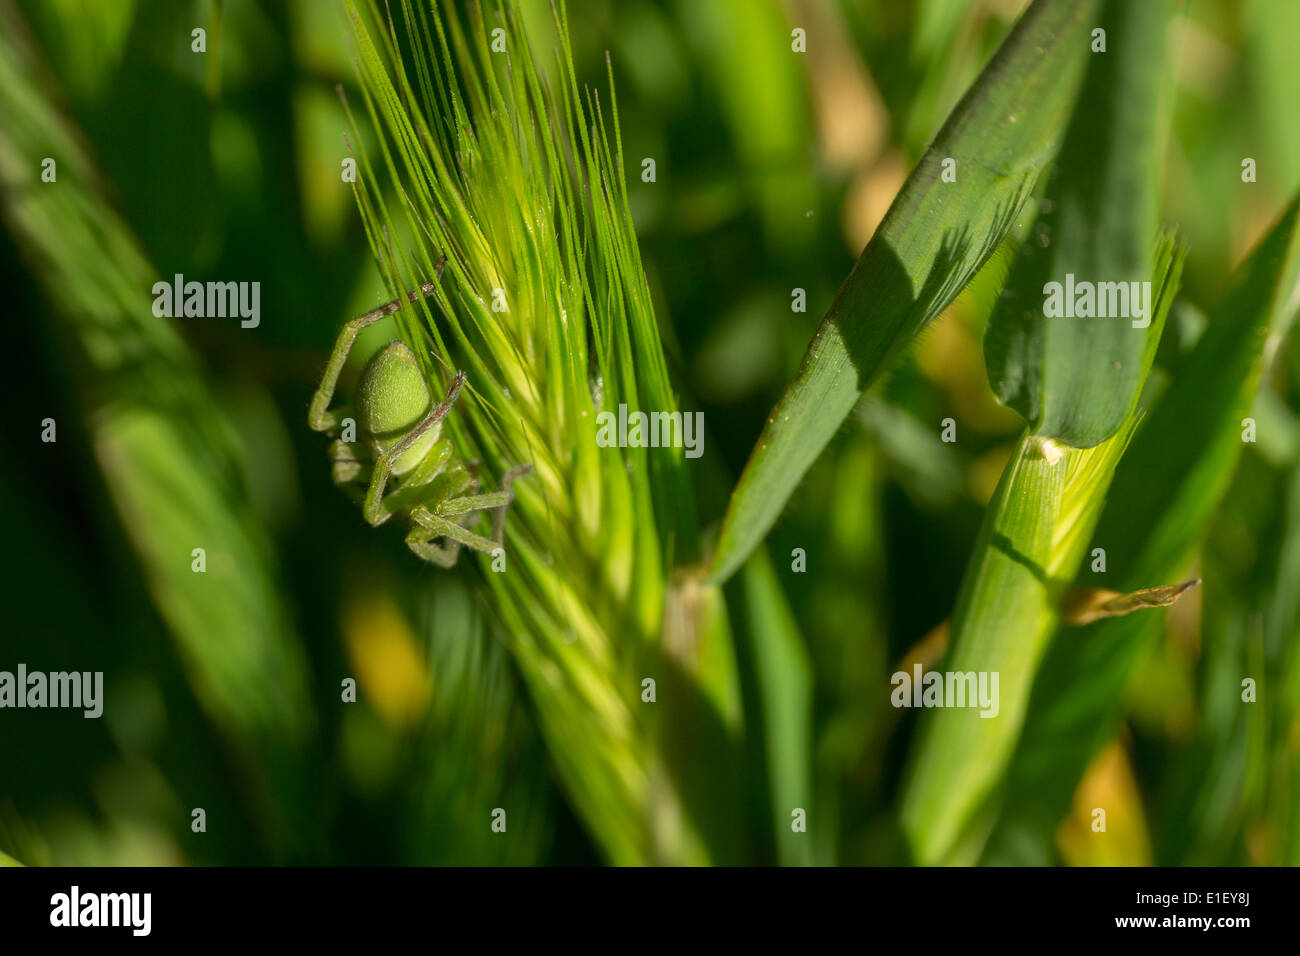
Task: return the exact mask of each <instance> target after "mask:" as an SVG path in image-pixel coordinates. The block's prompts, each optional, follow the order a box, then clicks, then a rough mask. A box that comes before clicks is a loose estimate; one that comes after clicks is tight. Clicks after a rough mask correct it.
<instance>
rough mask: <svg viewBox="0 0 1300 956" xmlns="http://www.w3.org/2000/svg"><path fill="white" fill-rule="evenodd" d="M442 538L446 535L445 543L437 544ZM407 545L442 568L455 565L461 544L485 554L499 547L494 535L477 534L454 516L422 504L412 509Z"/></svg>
mask: <svg viewBox="0 0 1300 956" xmlns="http://www.w3.org/2000/svg"><path fill="white" fill-rule="evenodd" d="M466 513H468V512H466ZM439 538H446V542H445V543H444V544H442V545H438V544H435V543H434V542H435V541H437V540H438V539H439ZM406 546H407V547H409V548H410V549H411V550H412V551H414V552H415V553H416V554H418V555H419V556H420V557H422V558H424V559H425V560H426V561H432V562H433V563H434V564H436V565H438V566H439V567H442V568H450V567H452V566H453V565H455V563H456V559H457V557H458V556H459V555H460V549H461V547H462V546H464V547H467V548H473V549H474V550H475V551H482V552H483V553H484V554H491V553H492V552H494V551H495V550H496V549H497V548H498V547H499V546H498V545H497V543H496V542H495V541H493V540H492V539H491V538H485V537H483V536H482V535H481V534H475V533H474V532H473V531H470V530H469V529H468V528H466V527H464V526H463V525H461V524H458V523H457V522H456V521H453V520H452V519H451V518H445V517H443V516H442V515H439V514H434V513H433V512H432V511H430V510H429V509H428V508H426V507H423V506H421V507H419V508H416V509H415V510H414V511H412V512H411V530H410V531H409V532H407V535H406Z"/></svg>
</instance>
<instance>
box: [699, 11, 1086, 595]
mask: <svg viewBox="0 0 1300 956" xmlns="http://www.w3.org/2000/svg"><path fill="white" fill-rule="evenodd" d="M1097 6H1098V4H1097V3H1096V2H1093V0H1084V2H1074V0H1038V2H1036V3H1035V4H1034V5H1033V6H1032V7H1030V8H1029V10H1028V11H1027V12H1026V13H1025V15H1024V16H1023V17H1022V18H1021V19H1020V22H1019V23H1017V25H1016V27H1015V28H1014V30H1013V31H1012V33H1011V35H1010V36H1009V37H1008V38H1007V40H1006V41H1005V42H1004V43H1003V44H1002V46H1001V48H1000V49H999V50H998V52H997V53H996V54H995V55H994V57H993V60H992V61H991V62H990V63H989V65H988V66H987V67H986V68H985V69H984V71H983V73H981V74H980V77H979V79H978V80H977V81H976V83H975V85H974V86H973V87H972V88H971V89H970V90H969V91H968V92H967V94H966V95H965V97H963V99H962V101H961V102H960V103H959V104H958V105H957V108H956V109H955V110H954V111H953V113H952V115H951V116H950V117H949V118H948V121H947V122H946V123H945V124H944V127H943V129H942V130H940V132H939V134H938V136H937V137H936V138H935V141H934V143H933V144H932V145H931V147H930V148H929V149H928V150H927V151H926V153H925V154H924V155H923V156H922V157H921V161H920V162H919V163H918V164H917V167H916V169H914V170H913V171H912V174H911V175H910V176H909V177H908V179H907V182H906V183H904V185H903V188H902V190H901V191H900V192H899V194H898V198H897V199H895V201H894V204H893V205H892V206H891V207H890V210H889V213H888V214H887V215H886V216H885V219H884V221H883V222H882V223H881V225H880V228H879V229H878V230H877V231H876V233H875V235H874V236H873V237H872V239H871V242H869V243H868V244H867V247H866V248H865V249H864V250H863V252H862V255H861V257H860V258H859V259H858V262H857V264H856V265H855V266H854V268H853V271H852V272H851V273H850V274H849V277H848V278H847V279H846V280H845V282H844V285H843V286H842V287H841V288H840V291H839V294H838V295H837V296H836V298H835V301H834V303H832V305H831V308H830V311H829V312H827V314H826V317H825V318H824V319H823V320H822V324H821V327H820V328H819V329H818V331H817V334H816V335H815V336H814V337H813V340H812V343H811V344H810V345H809V347H808V352H807V354H806V355H805V356H804V360H803V364H802V366H801V367H800V369H799V372H798V373H797V374H796V375H795V378H794V380H793V381H792V382H791V383H790V385H789V386H788V387H787V389H786V392H785V395H784V396H782V398H781V400H780V402H778V403H777V406H776V408H775V409H774V410H773V412H772V414H771V416H770V417H769V418H768V421H767V425H766V426H765V427H764V429H763V434H762V435H761V436H760V438H759V440H758V444H757V445H756V446H755V448H754V451H753V452H752V453H751V456H750V460H749V463H748V464H747V465H746V467H745V472H744V474H743V475H742V476H741V479H740V483H739V484H738V485H737V487H736V490H735V492H734V493H733V495H732V499H731V503H730V506H729V507H728V509H727V515H726V517H725V519H724V522H723V527H722V533H721V537H720V539H719V541H718V545H717V550H716V552H715V553H714V555H713V558H712V562H711V566H710V572H711V574H712V576H713V577H714V579H715V580H725V579H726V578H728V577H729V576H730V575H731V574H733V573H734V572H735V571H736V570H737V569H739V567H740V566H741V565H742V564H743V563H744V562H745V559H746V558H747V557H748V556H749V554H750V552H751V551H752V550H753V549H754V547H755V546H756V545H757V544H758V542H759V541H761V540H762V539H763V537H764V535H766V534H767V532H768V530H769V529H770V528H771V527H772V525H773V523H774V522H775V521H776V519H777V517H778V516H779V515H780V513H781V510H782V509H783V508H784V506H785V503H786V501H787V500H788V499H789V497H790V495H791V494H792V493H793V492H794V489H795V487H796V486H797V485H798V484H799V481H800V480H801V479H802V478H803V475H804V473H805V472H806V471H807V470H808V467H809V466H810V465H811V464H812V462H813V461H814V460H815V459H816V458H817V456H818V455H819V454H820V453H821V450H822V449H823V448H824V447H825V446H826V443H827V442H828V441H830V439H831V437H832V436H833V435H834V434H835V432H836V430H837V429H838V428H839V427H840V423H841V422H843V420H844V418H845V417H846V416H847V415H848V414H849V412H850V411H851V410H852V408H853V406H854V404H855V403H856V402H857V400H858V397H859V396H860V395H861V394H862V392H863V391H864V390H865V389H866V388H868V387H869V386H870V385H871V383H872V382H873V381H874V380H875V379H876V378H877V376H878V375H879V374H880V373H881V371H883V370H884V369H885V368H886V367H887V366H888V365H889V363H890V362H891V361H892V360H893V359H894V358H895V357H896V356H897V355H898V354H899V352H900V351H901V350H902V349H903V348H904V347H905V346H906V345H907V343H908V342H909V341H911V339H912V337H913V336H915V335H916V333H917V332H919V331H920V330H921V329H922V328H923V327H924V326H925V324H926V323H927V322H929V321H930V320H931V319H933V318H935V316H937V315H938V314H939V313H940V312H941V311H942V310H943V308H944V307H945V306H946V305H947V304H948V303H949V302H951V301H952V299H953V298H954V297H955V296H956V295H957V294H958V293H959V292H960V291H961V290H962V288H964V287H965V285H966V283H967V282H969V281H970V279H971V278H972V277H973V276H974V275H975V273H976V272H978V271H979V269H980V267H981V266H982V265H983V264H984V262H985V261H986V260H987V259H988V257H989V256H990V255H991V254H992V252H993V251H994V249H996V248H997V245H998V243H999V242H1000V241H1001V240H1002V238H1003V236H1004V235H1005V234H1006V232H1007V231H1008V230H1009V229H1010V228H1011V226H1012V224H1013V223H1014V222H1015V218H1016V215H1017V214H1018V212H1019V211H1020V208H1021V206H1022V205H1023V203H1024V201H1025V199H1026V197H1027V196H1028V195H1029V192H1030V190H1032V188H1033V186H1034V183H1035V182H1036V181H1037V179H1038V176H1039V174H1040V173H1041V172H1042V170H1043V168H1044V167H1045V165H1046V164H1047V163H1048V162H1049V161H1050V159H1051V157H1052V155H1053V154H1054V153H1055V149H1056V145H1057V143H1058V142H1059V140H1060V136H1061V134H1062V133H1063V131H1064V126H1065V121H1066V117H1067V116H1068V115H1069V111H1070V105H1071V103H1072V102H1073V99H1074V95H1075V92H1076V90H1077V84H1078V80H1079V78H1080V77H1081V75H1082V71H1083V64H1084V60H1085V58H1086V56H1087V55H1088V31H1089V29H1090V27H1091V26H1092V23H1093V16H1094V15H1095V12H1096V10H1097ZM947 159H952V160H954V161H955V162H956V175H957V181H956V182H955V183H951V182H943V181H942V180H941V178H940V177H941V174H942V172H943V166H944V162H945V160H947Z"/></svg>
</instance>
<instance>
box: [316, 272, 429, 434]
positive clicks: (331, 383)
mask: <svg viewBox="0 0 1300 956" xmlns="http://www.w3.org/2000/svg"><path fill="white" fill-rule="evenodd" d="M446 264H447V257H446V256H441V257H439V259H438V262H437V265H436V267H435V271H434V279H435V280H437V279H440V278H442V270H443V267H444V266H446ZM437 290H438V287H437V285H435V284H434V283H433V282H425V283H424V284H422V285H421V286H420V288H419V289H417V290H416V291H414V292H408V293H406V299H407V301H408V302H416V301H418V300H419V298H420V296H422V295H424V296H428V295H433V294H434V293H435V292H436V291H437ZM401 307H402V300H401V299H394V300H393V301H392V302H385V303H384V304H383V305H381V306H379V308H377V309H371V310H370V311H369V312H364V313H362V314H361V315H358V316H357V317H356V318H355V319H349V320H348V321H347V322H346V323H344V325H343V330H342V331H341V332H339V337H338V341H336V342H335V343H334V351H333V352H331V353H330V360H329V364H328V365H326V366H325V376H324V377H323V378H322V379H321V383H320V387H319V388H317V389H316V394H315V395H313V396H312V399H311V408H310V409H309V410H308V412H307V424H308V426H309V427H311V429H312V430H313V431H318V432H328V431H333V430H334V429H336V428H338V427H340V426H341V425H342V424H343V419H344V417H345V416H344V414H343V409H334V410H333V411H330V410H329V404H330V402H331V401H333V399H334V389H335V388H337V387H338V383H339V373H341V372H342V371H343V366H344V365H345V364H347V360H348V354H349V353H350V352H351V351H352V346H353V345H355V344H356V341H357V335H358V334H359V333H360V332H361V330H362V329H364V328H365V327H366V326H368V325H374V324H375V323H376V322H378V321H379V320H380V319H382V318H385V317H386V316H390V315H392V314H393V313H394V312H396V311H397V310H398V309H400V308H401Z"/></svg>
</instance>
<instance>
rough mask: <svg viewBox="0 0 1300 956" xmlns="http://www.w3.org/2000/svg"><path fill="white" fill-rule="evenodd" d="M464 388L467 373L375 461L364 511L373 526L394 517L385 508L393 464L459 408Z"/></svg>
mask: <svg viewBox="0 0 1300 956" xmlns="http://www.w3.org/2000/svg"><path fill="white" fill-rule="evenodd" d="M464 384H465V373H464V372H457V373H456V377H455V378H453V379H452V381H451V386H450V387H449V388H448V389H447V394H446V395H445V396H444V397H443V400H442V401H441V402H439V403H438V404H437V405H435V406H434V408H433V411H431V412H429V414H428V415H426V416H424V418H422V419H420V420H419V421H418V422H416V423H415V425H414V427H412V428H411V430H410V431H409V432H407V433H406V434H405V435H403V436H402V437H401V438H400V439H399V440H398V441H396V442H394V443H393V444H392V445H391V446H390V447H389V448H388V450H387V451H385V452H384V453H383V454H381V455H380V456H379V457H378V458H376V459H375V467H374V471H372V472H371V475H370V487H369V488H368V489H366V500H365V506H364V509H363V511H364V514H365V517H366V520H367V521H368V522H370V523H371V524H372V525H380V524H383V523H384V522H385V521H387V520H388V519H389V518H391V517H392V512H391V511H390V510H389V509H388V506H387V505H386V504H384V492H385V489H386V488H387V485H388V475H389V473H390V472H391V471H392V469H393V462H395V461H396V460H397V459H398V458H400V457H401V456H402V455H403V453H405V451H406V450H407V449H408V448H410V447H411V446H412V445H414V444H415V443H416V441H417V440H419V438H420V436H421V435H423V434H424V433H425V432H427V431H428V430H429V429H430V428H432V427H433V426H434V425H436V424H438V422H440V421H442V420H443V419H444V418H446V417H447V413H448V412H450V411H451V407H452V405H454V404H456V398H457V396H459V395H460V390H461V388H462V387H463V386H464Z"/></svg>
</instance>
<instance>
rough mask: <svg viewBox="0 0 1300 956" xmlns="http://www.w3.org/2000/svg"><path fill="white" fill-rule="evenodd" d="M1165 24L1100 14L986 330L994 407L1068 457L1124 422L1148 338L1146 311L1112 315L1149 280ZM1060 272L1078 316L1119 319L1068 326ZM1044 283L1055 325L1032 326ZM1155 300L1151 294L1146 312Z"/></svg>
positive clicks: (1154, 8) (1150, 322)
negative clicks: (1101, 49)
mask: <svg viewBox="0 0 1300 956" xmlns="http://www.w3.org/2000/svg"><path fill="white" fill-rule="evenodd" d="M1168 13H1169V5H1168V3H1167V2H1166V0H1151V2H1144V3H1128V2H1115V0H1110V2H1108V3H1107V4H1106V5H1105V8H1104V10H1103V11H1102V16H1101V21H1100V23H1101V26H1102V27H1103V28H1104V29H1105V31H1106V36H1107V38H1108V43H1109V46H1108V48H1107V50H1106V52H1105V53H1096V54H1094V55H1093V56H1092V57H1091V58H1090V60H1089V64H1088V71H1087V76H1086V78H1085V80H1084V84H1083V89H1082V91H1081V92H1080V95H1079V101H1078V105H1077V107H1076V108H1075V110H1074V115H1073V118H1072V119H1071V120H1070V128H1069V130H1068V131H1067V132H1066V135H1065V141H1064V142H1063V143H1062V144H1061V152H1060V159H1059V161H1058V163H1059V165H1058V166H1057V169H1056V170H1055V172H1054V173H1053V176H1052V178H1053V181H1052V182H1049V183H1048V185H1047V190H1046V196H1047V197H1049V198H1046V199H1044V200H1043V202H1042V208H1043V213H1042V215H1041V216H1040V218H1039V221H1038V223H1037V225H1036V226H1035V233H1034V237H1033V240H1032V241H1030V242H1029V243H1028V244H1027V245H1026V247H1025V251H1026V253H1027V255H1025V256H1022V257H1020V258H1018V259H1017V261H1016V265H1015V267H1014V268H1013V269H1012V272H1011V276H1010V278H1009V280H1008V282H1007V287H1006V289H1005V290H1004V292H1003V295H1002V297H1001V298H1000V299H999V300H998V305H997V307H996V308H995V309H994V311H993V314H992V316H991V317H990V319H989V325H988V329H987V331H986V332H985V337H984V355H985V363H986V365H987V366H988V373H989V381H990V383H991V384H992V386H993V390H994V392H996V393H997V396H998V399H999V400H1000V401H1001V402H1002V403H1003V404H1005V405H1010V406H1011V407H1012V408H1014V409H1015V410H1016V411H1018V412H1020V414H1021V415H1023V416H1024V417H1025V419H1026V420H1027V421H1028V422H1029V423H1030V425H1031V426H1032V427H1033V429H1034V431H1035V432H1036V433H1037V434H1039V435H1043V436H1045V437H1048V438H1054V439H1056V440H1057V441H1061V442H1064V443H1065V444H1068V445H1072V446H1075V447H1079V448H1087V447H1091V446H1092V445H1095V444H1097V443H1098V442H1100V441H1103V440H1104V439H1106V438H1109V437H1110V436H1111V435H1113V434H1114V433H1115V432H1116V431H1117V430H1118V429H1119V427H1120V425H1122V424H1123V422H1124V421H1125V419H1127V418H1128V415H1129V413H1130V412H1131V411H1132V410H1133V407H1134V405H1135V404H1136V403H1137V399H1138V392H1139V391H1140V389H1141V386H1142V383H1143V381H1145V379H1146V373H1147V370H1148V369H1149V368H1150V366H1151V360H1152V358H1153V357H1154V355H1155V345H1156V343H1157V342H1159V340H1160V331H1161V330H1160V327H1159V326H1158V325H1157V323H1156V322H1155V321H1154V318H1155V316H1154V315H1153V314H1151V312H1150V311H1148V314H1146V315H1145V316H1144V317H1143V319H1141V320H1140V319H1137V318H1133V319H1132V321H1126V319H1127V318H1128V317H1129V316H1128V315H1125V314H1124V313H1130V314H1132V313H1133V312H1134V311H1135V309H1134V307H1135V305H1136V303H1134V302H1133V301H1132V299H1131V298H1130V286H1131V285H1132V286H1136V287H1137V288H1141V286H1140V285H1138V283H1139V281H1140V280H1145V279H1148V278H1149V277H1150V276H1151V269H1152V261H1151V237H1152V236H1154V235H1155V234H1156V228H1157V218H1158V217H1157V165H1158V164H1157V150H1158V147H1159V140H1160V136H1159V135H1158V127H1159V126H1160V124H1159V123H1158V122H1157V116H1158V109H1157V107H1158V101H1159V94H1160V86H1161V76H1162V73H1163V71H1164V57H1163V55H1162V51H1163V47H1164V42H1163V41H1164V33H1165V26H1166V22H1167V20H1168ZM1067 274H1069V275H1072V276H1073V277H1074V279H1076V280H1078V281H1080V282H1086V283H1096V289H1097V294H1096V301H1095V302H1094V303H1092V304H1091V305H1090V306H1088V311H1090V312H1091V311H1094V310H1096V312H1094V314H1098V313H1100V310H1101V309H1102V308H1107V309H1108V310H1109V311H1114V310H1115V307H1117V306H1119V307H1124V306H1127V308H1122V309H1121V314H1120V317H1113V316H1109V317H1093V318H1088V317H1084V316H1083V315H1082V314H1080V315H1076V314H1074V309H1073V306H1074V305H1075V303H1074V302H1073V301H1068V302H1063V301H1061V300H1062V299H1073V298H1074V296H1072V295H1070V290H1071V289H1072V288H1073V283H1069V284H1067ZM1048 283H1057V284H1058V289H1059V291H1060V293H1061V294H1060V296H1058V297H1057V299H1056V302H1057V303H1058V304H1060V305H1062V306H1066V307H1068V310H1067V311H1065V312H1064V314H1060V315H1050V316H1049V315H1047V314H1045V313H1046V304H1045V303H1046V296H1045V293H1046V290H1047V288H1048ZM1102 289H1108V290H1109V291H1110V292H1112V293H1113V295H1103V294H1102V292H1101V290H1102ZM1158 294H1159V290H1158V289H1154V290H1152V294H1151V297H1150V299H1149V300H1148V302H1147V308H1148V310H1151V309H1152V308H1153V306H1154V304H1155V300H1156V297H1157V295H1158ZM1107 300H1110V301H1107ZM1143 321H1145V322H1146V323H1147V324H1146V325H1145V327H1143V326H1142V325H1141V323H1142V322H1143Z"/></svg>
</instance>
